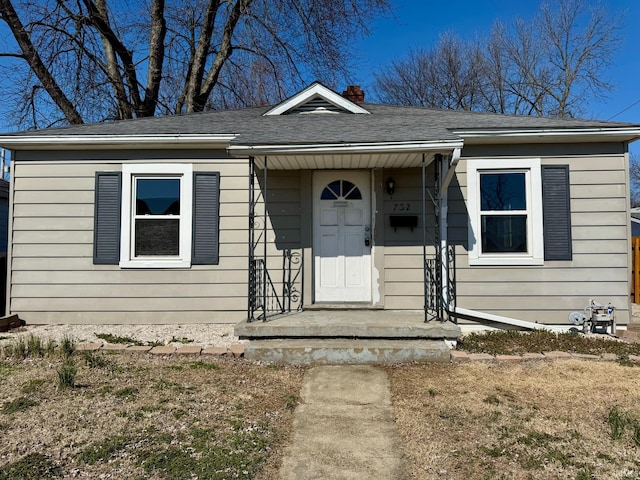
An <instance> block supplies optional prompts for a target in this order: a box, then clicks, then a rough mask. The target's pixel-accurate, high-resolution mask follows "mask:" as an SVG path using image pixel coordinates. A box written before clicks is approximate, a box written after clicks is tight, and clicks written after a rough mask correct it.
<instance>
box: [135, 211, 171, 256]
mask: <svg viewBox="0 0 640 480" xmlns="http://www.w3.org/2000/svg"><path fill="white" fill-rule="evenodd" d="M135 222H136V225H135V228H136V234H135V237H136V238H135V256H136V257H139V256H148V255H162V256H167V255H179V254H180V220H178V219H175V220H173V219H157V220H156V219H146V218H144V219H143V218H140V219H137V220H136V221H135Z"/></svg>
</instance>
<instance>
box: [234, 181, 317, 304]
mask: <svg viewBox="0 0 640 480" xmlns="http://www.w3.org/2000/svg"><path fill="white" fill-rule="evenodd" d="M256 176H257V180H256V184H255V189H256V194H257V195H258V198H257V200H258V202H257V204H256V222H255V227H256V231H255V234H256V240H257V239H258V238H260V239H262V238H263V237H262V235H263V234H264V230H263V227H264V212H265V210H264V208H265V199H266V206H267V231H266V238H267V240H268V242H267V251H266V256H267V268H268V270H269V276H270V277H271V280H272V282H273V284H274V288H275V293H276V294H277V295H278V297H279V298H282V290H283V279H285V280H288V279H289V269H288V265H289V262H288V257H287V254H288V253H290V254H292V255H293V257H292V258H293V261H292V263H291V277H290V278H291V279H292V280H294V279H295V281H294V282H293V293H294V295H293V296H294V297H295V299H294V300H293V301H292V309H293V310H295V309H296V307H297V305H298V302H299V301H301V300H302V299H303V293H302V289H303V276H302V270H301V268H302V266H303V260H304V261H305V265H304V268H308V269H311V265H310V264H309V263H308V260H309V258H304V256H303V251H304V250H305V248H304V242H303V216H302V204H303V203H304V201H305V199H304V198H303V196H304V194H303V193H302V192H303V189H302V188H301V185H302V184H301V182H302V178H303V177H304V174H303V171H300V170H270V171H268V174H267V183H266V185H267V188H266V190H265V189H264V171H263V170H257V175H256ZM265 191H266V194H264V192H265ZM308 194H309V195H311V192H310V191H308ZM309 216H310V213H309ZM222 233H224V232H222ZM243 248H244V250H243V252H244V253H245V255H246V254H248V250H249V247H248V245H244V246H243ZM254 255H255V256H256V257H257V258H260V259H263V258H264V255H265V252H264V244H263V243H262V242H260V243H259V244H258V245H257V246H256V248H255V249H254ZM309 257H310V255H309ZM298 273H299V275H298ZM307 295H308V294H307ZM305 301H306V302H310V297H309V296H307V297H306V298H305Z"/></svg>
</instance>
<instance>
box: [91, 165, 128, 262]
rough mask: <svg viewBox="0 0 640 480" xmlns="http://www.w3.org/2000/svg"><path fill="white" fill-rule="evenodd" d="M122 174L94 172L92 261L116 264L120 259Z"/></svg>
mask: <svg viewBox="0 0 640 480" xmlns="http://www.w3.org/2000/svg"><path fill="white" fill-rule="evenodd" d="M121 196H122V174H121V173H120V172H96V186H95V204H94V222H93V263H94V264H100V265H117V264H118V263H119V261H120V202H121Z"/></svg>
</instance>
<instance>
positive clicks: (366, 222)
mask: <svg viewBox="0 0 640 480" xmlns="http://www.w3.org/2000/svg"><path fill="white" fill-rule="evenodd" d="M313 255H314V267H315V301H316V302H370V301H371V178H370V173H369V172H366V171H365V172H362V171H349V170H340V171H320V172H315V173H314V177H313Z"/></svg>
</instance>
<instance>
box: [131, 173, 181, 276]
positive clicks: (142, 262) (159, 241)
mask: <svg viewBox="0 0 640 480" xmlns="http://www.w3.org/2000/svg"><path fill="white" fill-rule="evenodd" d="M122 175H123V178H122V187H123V188H122V213H123V215H122V226H121V231H122V238H121V240H120V266H121V267H137V266H139V267H189V266H190V265H191V199H192V198H193V172H192V167H191V165H171V164H165V165H146V164H144V165H123V166H122Z"/></svg>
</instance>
